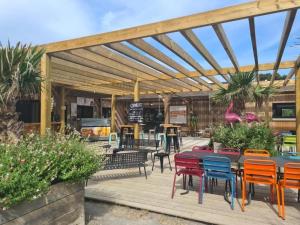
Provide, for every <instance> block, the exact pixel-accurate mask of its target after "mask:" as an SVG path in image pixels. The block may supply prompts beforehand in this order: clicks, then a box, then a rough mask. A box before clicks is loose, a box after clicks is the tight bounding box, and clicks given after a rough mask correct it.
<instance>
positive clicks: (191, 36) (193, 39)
mask: <svg viewBox="0 0 300 225" xmlns="http://www.w3.org/2000/svg"><path fill="white" fill-rule="evenodd" d="M181 34H182V35H183V36H184V37H185V39H186V40H187V41H188V42H189V43H190V44H191V45H192V46H193V47H194V48H195V49H196V50H197V51H198V52H199V54H200V55H202V56H203V58H204V59H205V60H206V61H207V62H208V63H209V64H210V65H211V66H212V67H213V68H214V69H215V70H216V71H217V72H218V73H219V74H220V75H222V71H221V66H220V65H219V64H218V62H217V61H216V60H215V58H214V57H213V56H212V55H211V54H210V53H209V51H208V50H207V49H206V47H205V46H204V44H203V43H202V42H201V41H200V39H199V38H198V37H197V36H196V34H195V33H194V32H193V31H192V30H184V31H181Z"/></svg>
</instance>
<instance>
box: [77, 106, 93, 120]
mask: <svg viewBox="0 0 300 225" xmlns="http://www.w3.org/2000/svg"><path fill="white" fill-rule="evenodd" d="M77 118H93V107H92V106H82V105H78V106H77Z"/></svg>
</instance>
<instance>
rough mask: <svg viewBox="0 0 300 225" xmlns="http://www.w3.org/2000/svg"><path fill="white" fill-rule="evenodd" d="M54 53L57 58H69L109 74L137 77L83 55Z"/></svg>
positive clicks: (134, 78)
mask: <svg viewBox="0 0 300 225" xmlns="http://www.w3.org/2000/svg"><path fill="white" fill-rule="evenodd" d="M53 55H54V56H55V57H57V58H60V59H64V60H68V61H71V62H73V63H76V64H79V65H82V66H85V67H90V68H93V69H96V70H100V71H104V72H106V73H109V74H114V75H117V76H119V77H122V78H126V79H129V80H131V81H135V80H136V77H135V76H134V75H132V74H129V73H127V72H124V71H120V70H118V69H115V68H112V67H110V66H108V65H103V64H101V63H100V62H97V61H96V62H95V61H92V60H89V59H86V58H85V57H81V56H78V55H72V54H70V53H65V52H59V53H53Z"/></svg>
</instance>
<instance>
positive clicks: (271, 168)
mask: <svg viewBox="0 0 300 225" xmlns="http://www.w3.org/2000/svg"><path fill="white" fill-rule="evenodd" d="M247 182H248V183H252V184H264V185H270V189H271V193H270V195H271V196H270V200H271V203H273V202H274V188H275V187H276V191H277V204H278V215H279V216H280V204H279V201H280V200H279V188H278V184H277V172H276V163H275V162H274V161H273V160H269V159H264V160H261V159H246V160H245V161H244V176H243V186H242V211H245V198H246V191H247V190H246V184H247Z"/></svg>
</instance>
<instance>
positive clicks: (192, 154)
mask: <svg viewBox="0 0 300 225" xmlns="http://www.w3.org/2000/svg"><path fill="white" fill-rule="evenodd" d="M208 155H211V156H221V157H228V158H229V159H230V160H231V162H232V163H236V164H237V163H238V161H239V158H240V155H227V154H226V155H225V154H218V153H213V152H212V153H211V152H206V151H203V152H193V151H185V152H182V153H179V154H178V156H179V157H180V158H185V159H186V158H197V159H199V160H203V158H204V157H205V156H208Z"/></svg>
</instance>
